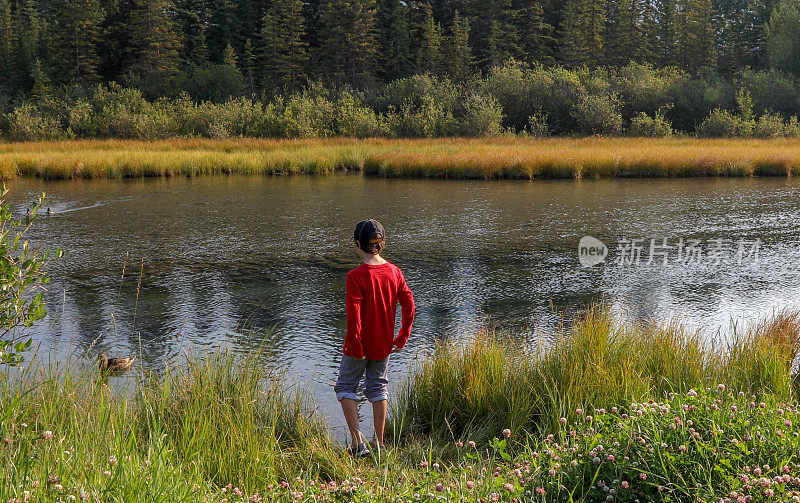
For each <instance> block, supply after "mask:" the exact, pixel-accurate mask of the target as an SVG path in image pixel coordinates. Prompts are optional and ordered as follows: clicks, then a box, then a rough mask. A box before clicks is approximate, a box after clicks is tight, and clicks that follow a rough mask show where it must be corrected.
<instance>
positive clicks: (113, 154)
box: [0, 137, 800, 179]
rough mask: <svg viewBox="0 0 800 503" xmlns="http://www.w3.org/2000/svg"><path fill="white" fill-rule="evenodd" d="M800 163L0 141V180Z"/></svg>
mask: <svg viewBox="0 0 800 503" xmlns="http://www.w3.org/2000/svg"><path fill="white" fill-rule="evenodd" d="M798 170H800V140H798V139H775V140H747V139H714V140H711V139H704V140H701V139H694V138H680V139H678V138H673V139H654V138H602V137H592V138H581V139H570V138H551V139H531V138H527V139H525V138H509V137H498V138H493V139H433V140H388V139H366V140H356V139H324V140H321V139H309V140H253V139H236V140H205V139H197V140H178V139H175V140H161V141H152V142H146V141H123V140H75V141H57V142H19V143H2V144H0V176H2V177H3V178H4V179H13V178H15V177H19V176H36V177H44V178H55V179H64V178H97V177H106V178H120V177H144V176H177V175H189V176H195V175H202V174H216V173H241V174H284V173H307V174H324V173H330V172H333V171H361V172H363V173H366V174H369V175H373V176H382V177H406V178H464V179H493V178H508V179H537V178H631V177H643V178H644V177H700V176H703V177H704V176H738V177H748V176H792V175H794V174H797V172H798Z"/></svg>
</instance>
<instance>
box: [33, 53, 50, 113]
mask: <svg viewBox="0 0 800 503" xmlns="http://www.w3.org/2000/svg"><path fill="white" fill-rule="evenodd" d="M31 79H32V80H33V89H32V90H31V95H32V96H33V99H34V101H36V102H37V103H43V102H45V101H47V100H48V99H50V78H49V77H48V76H47V74H46V73H44V71H43V70H42V63H41V62H40V61H39V60H38V59H37V60H36V63H34V66H33V70H31Z"/></svg>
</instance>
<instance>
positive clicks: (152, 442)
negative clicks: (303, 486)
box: [0, 352, 350, 501]
mask: <svg viewBox="0 0 800 503" xmlns="http://www.w3.org/2000/svg"><path fill="white" fill-rule="evenodd" d="M134 379H135V380H134V381H133V382H132V383H130V385H129V386H127V387H125V388H124V389H115V390H112V389H111V388H112V387H113V383H107V382H105V381H103V380H102V379H101V378H99V377H98V376H97V375H96V371H95V370H94V369H87V368H84V367H81V366H80V365H75V364H71V365H68V366H63V365H57V366H43V365H37V364H35V363H34V364H33V365H30V366H29V367H28V369H27V370H26V371H25V372H24V373H23V374H22V375H20V376H16V377H13V378H8V377H6V378H5V379H4V380H3V381H2V382H0V419H2V421H0V438H2V439H3V445H2V447H0V450H2V452H3V455H2V456H0V473H2V474H3V476H2V482H0V496H1V497H3V498H4V499H2V501H8V500H9V498H12V497H20V496H21V495H22V492H23V491H22V489H28V490H31V489H32V488H41V490H40V491H38V493H39V495H41V496H52V497H53V498H54V500H55V499H56V498H64V497H66V496H67V495H68V494H72V495H73V496H75V495H77V496H78V497H79V498H80V497H81V495H82V494H85V496H87V497H88V498H90V499H91V500H93V501H100V500H102V501H106V500H126V501H127V500H135V499H137V498H136V495H142V494H153V495H158V496H159V498H158V500H163V501H192V500H200V499H202V498H200V497H199V496H200V495H202V494H208V493H210V492H214V493H218V492H219V488H220V487H225V486H226V485H227V484H229V483H230V484H232V487H233V486H237V487H240V488H243V489H244V488H263V487H266V486H267V485H270V484H277V483H278V482H279V481H281V480H286V479H293V478H294V477H297V476H302V477H308V478H316V477H322V478H325V479H330V478H334V477H341V476H342V475H343V474H344V473H349V471H350V468H348V467H347V465H346V464H345V462H346V461H347V460H346V459H345V457H344V454H343V453H342V452H341V451H340V450H339V449H334V444H333V441H332V438H331V437H330V435H329V434H328V432H327V429H326V427H325V425H324V422H322V420H321V419H319V418H318V417H317V416H316V415H315V414H314V412H313V409H312V408H311V407H310V406H309V402H308V400H307V399H306V398H304V396H303V395H302V393H289V392H288V391H287V388H286V386H285V384H284V383H283V381H282V379H281V378H280V377H279V376H277V375H274V374H273V373H272V372H271V371H270V370H268V369H264V368H263V367H262V366H261V365H259V363H258V359H257V358H255V357H251V358H237V357H234V356H233V355H231V354H229V353H226V352H221V353H218V354H212V355H211V356H210V357H208V358H206V359H202V358H190V359H189V360H188V363H187V364H186V365H185V366H184V367H175V366H171V367H167V369H166V370H165V371H164V372H163V373H161V374H150V373H144V372H142V373H140V375H138V376H135V378H134ZM56 485H57V486H58V487H56ZM58 488H60V490H58ZM64 488H67V489H66V490H65V489H64ZM64 491H66V492H64ZM19 500H20V501H22V498H20V499H19Z"/></svg>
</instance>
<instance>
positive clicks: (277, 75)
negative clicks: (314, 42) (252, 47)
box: [258, 0, 308, 89]
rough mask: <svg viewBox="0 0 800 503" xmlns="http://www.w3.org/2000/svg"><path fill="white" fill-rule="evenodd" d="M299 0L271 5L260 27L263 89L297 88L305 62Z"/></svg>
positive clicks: (303, 30)
mask: <svg viewBox="0 0 800 503" xmlns="http://www.w3.org/2000/svg"><path fill="white" fill-rule="evenodd" d="M302 7H303V5H302V2H301V0H285V1H281V2H273V3H272V5H271V6H270V7H269V9H267V11H266V12H265V13H264V18H263V19H262V23H261V36H260V39H261V40H260V48H259V51H258V57H259V60H260V64H259V67H260V73H261V79H262V84H263V86H264V87H265V88H270V89H274V88H280V87H296V86H297V85H298V84H299V83H300V82H301V81H302V79H303V76H304V68H305V65H306V63H307V61H308V46H307V44H306V42H305V40H304V38H305V26H304V19H303V15H302Z"/></svg>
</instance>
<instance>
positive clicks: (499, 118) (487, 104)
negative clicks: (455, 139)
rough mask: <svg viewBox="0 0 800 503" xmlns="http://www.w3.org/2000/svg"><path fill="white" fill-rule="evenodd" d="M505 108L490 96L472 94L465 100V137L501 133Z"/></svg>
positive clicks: (462, 125)
mask: <svg viewBox="0 0 800 503" xmlns="http://www.w3.org/2000/svg"><path fill="white" fill-rule="evenodd" d="M502 123H503V107H501V106H500V102H499V101H498V100H497V99H496V98H494V97H492V96H488V95H483V94H478V93H470V94H468V95H467V96H466V97H465V99H464V112H463V115H462V116H461V120H460V124H461V134H462V135H464V136H494V135H497V134H499V133H500V130H501V129H502Z"/></svg>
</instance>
